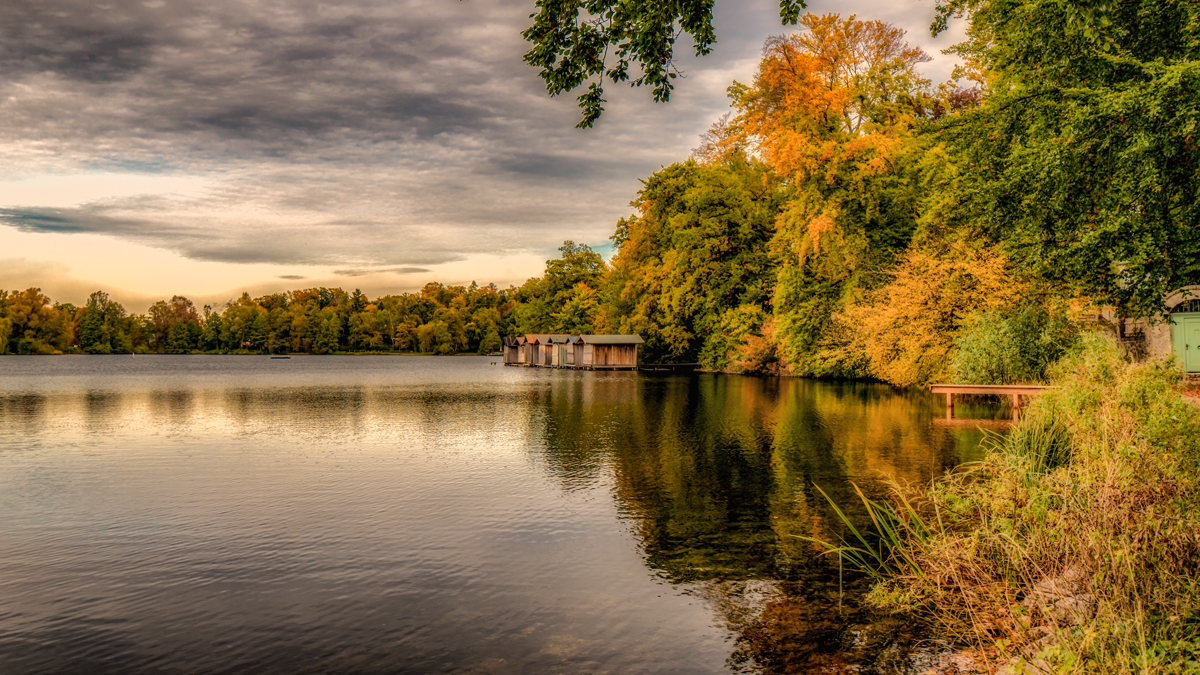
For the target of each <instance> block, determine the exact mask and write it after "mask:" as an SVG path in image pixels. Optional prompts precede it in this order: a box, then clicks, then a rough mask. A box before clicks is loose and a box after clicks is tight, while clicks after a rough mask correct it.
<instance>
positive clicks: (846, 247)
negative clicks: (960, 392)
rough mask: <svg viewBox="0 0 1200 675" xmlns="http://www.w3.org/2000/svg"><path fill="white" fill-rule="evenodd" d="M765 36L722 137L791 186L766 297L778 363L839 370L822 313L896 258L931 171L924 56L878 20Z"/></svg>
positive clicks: (817, 21) (803, 21)
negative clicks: (924, 118) (827, 346)
mask: <svg viewBox="0 0 1200 675" xmlns="http://www.w3.org/2000/svg"><path fill="white" fill-rule="evenodd" d="M800 25H801V26H802V27H803V28H804V29H805V30H803V31H802V32H798V33H795V34H792V35H788V36H778V37H774V38H771V39H768V40H767V43H766V46H765V48H764V57H763V60H762V62H761V63H760V64H759V69H758V73H757V74H756V76H755V79H754V81H753V83H752V84H749V85H746V84H740V83H734V85H733V86H732V87H730V96H731V97H732V98H733V103H734V108H735V110H736V111H737V115H736V117H735V118H734V119H733V122H732V123H731V124H730V125H729V128H728V131H727V134H728V135H729V136H730V137H731V138H733V139H734V140H736V141H737V142H738V143H741V144H743V145H745V146H746V147H749V148H751V149H753V150H754V151H755V152H756V153H757V154H758V155H759V156H761V157H762V158H763V160H764V161H765V162H766V163H767V164H768V165H769V166H770V167H771V168H772V169H773V170H774V172H775V173H776V174H777V175H778V176H780V177H783V178H786V179H787V180H788V182H789V188H790V191H789V194H788V195H787V199H786V203H784V204H783V206H782V207H781V209H780V212H779V215H778V216H777V217H776V219H775V227H774V234H773V237H772V241H771V252H772V255H773V258H774V260H775V262H776V264H777V273H776V279H775V283H774V293H773V298H772V314H773V316H774V319H775V326H774V327H775V328H777V330H776V331H775V336H776V339H777V340H778V341H779V356H780V357H781V358H782V359H783V361H784V362H785V363H786V364H787V366H788V367H789V368H790V369H791V370H792V371H793V372H796V373H800V374H823V373H828V374H835V373H836V374H848V373H845V372H842V369H841V368H840V367H839V366H837V365H836V364H835V363H834V362H831V361H828V360H826V359H823V358H822V356H821V354H820V351H821V345H822V341H823V340H824V338H825V337H826V334H827V332H828V331H829V330H831V329H832V325H831V323H830V317H831V316H832V314H833V313H834V312H835V311H837V310H838V309H839V308H840V307H843V306H845V305H846V304H847V303H848V302H853V301H854V300H855V299H857V297H858V296H859V294H860V289H862V288H864V286H866V287H869V286H871V285H872V284H874V283H879V282H881V281H882V280H883V274H882V272H883V271H884V270H885V269H886V268H887V267H888V266H890V265H891V264H892V261H893V260H894V257H895V256H896V255H897V254H898V252H900V251H902V250H904V248H905V247H906V246H907V245H908V242H909V240H910V238H911V236H912V234H913V232H914V231H915V229H916V227H917V216H918V213H919V211H920V209H921V206H922V203H923V200H925V199H926V198H927V196H928V195H927V194H926V193H925V191H924V190H923V185H924V184H925V183H926V182H927V179H926V177H925V176H924V174H926V173H928V172H930V171H935V172H936V171H938V170H940V168H941V167H940V166H939V165H937V164H936V163H933V160H934V159H936V158H937V157H939V156H940V155H939V154H938V153H936V152H932V153H931V148H930V142H929V140H928V139H927V138H926V137H925V136H924V135H922V134H921V133H920V130H919V129H918V123H919V122H920V121H921V115H922V114H923V111H924V110H925V109H926V108H927V107H928V99H929V98H931V97H932V96H933V95H934V94H933V93H932V92H931V90H930V88H929V85H930V83H929V81H928V80H926V79H924V78H923V77H922V76H921V75H920V73H919V72H918V70H917V66H918V65H919V64H921V63H923V62H925V61H928V60H929V57H928V56H927V55H925V54H924V53H923V52H922V51H921V50H920V49H919V48H916V47H913V46H911V45H909V44H907V43H906V42H905V41H904V31H903V30H901V29H899V28H896V27H894V26H891V25H890V24H886V23H883V22H880V21H859V20H857V19H855V18H854V17H850V18H847V19H843V18H841V17H839V16H837V15H834V14H827V15H823V16H817V15H813V14H807V15H805V16H803V17H801V18H800Z"/></svg>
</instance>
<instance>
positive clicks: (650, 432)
mask: <svg viewBox="0 0 1200 675" xmlns="http://www.w3.org/2000/svg"><path fill="white" fill-rule="evenodd" d="M494 360H495V359H494V358H488V357H440V358H439V357H371V356H364V357H329V356H326V357H319V356H298V357H293V358H292V359H290V360H271V359H269V358H267V357H236V356H137V357H132V356H60V357H11V356H10V357H0V673H4V674H5V675H19V674H23V673H148V672H155V673H249V672H254V673H541V672H550V673H553V672H563V673H726V672H731V671H734V672H739V671H742V672H767V673H776V672H779V673H782V672H813V670H814V669H816V668H818V667H821V666H826V667H830V668H834V667H837V666H838V665H839V664H856V665H858V666H862V667H863V668H864V669H865V670H866V671H868V672H870V671H871V670H876V669H878V670H881V671H883V670H887V668H889V667H892V668H894V667H895V666H894V664H895V663H900V662H906V663H908V662H914V663H915V661H916V660H919V659H920V658H922V657H921V654H922V649H924V650H925V651H928V648H924V647H922V646H921V645H922V643H920V642H919V641H915V640H916V639H915V638H910V637H907V634H906V633H905V632H904V631H897V630H896V628H897V627H896V626H892V625H889V624H888V623H887V622H886V621H873V620H872V618H871V617H869V616H867V615H866V614H865V613H864V612H862V611H860V610H859V609H857V608H856V602H855V597H856V593H857V592H858V591H859V590H860V589H861V587H862V582H861V581H856V580H854V579H847V580H846V581H845V582H844V585H845V588H844V591H845V593H846V595H845V597H844V599H843V602H842V606H841V609H839V580H838V574H837V566H836V562H835V561H831V560H829V559H827V558H825V557H822V556H818V555H816V553H815V551H814V549H813V546H812V545H811V544H806V543H805V542H804V540H802V539H799V538H797V537H796V536H794V535H803V536H818V537H836V536H838V534H839V533H840V531H841V530H840V528H839V526H838V523H837V522H836V520H834V519H833V517H832V513H831V511H830V509H829V508H828V506H827V505H826V504H825V502H824V500H823V499H822V498H821V496H820V494H819V493H817V492H816V490H815V489H814V488H813V486H814V485H819V486H821V487H822V488H824V489H825V490H826V491H828V492H829V493H830V494H831V495H834V496H835V497H837V498H838V499H839V500H841V501H842V502H844V503H847V504H852V503H853V502H852V499H851V496H850V494H851V493H850V492H849V490H850V488H849V485H848V481H857V482H860V483H862V484H864V485H865V486H868V487H869V488H870V489H873V490H878V489H880V488H879V485H880V483H879V480H880V478H881V477H882V476H891V477H894V478H896V479H899V480H901V481H910V482H914V483H922V482H925V481H928V480H929V479H930V478H932V477H933V476H935V475H937V474H939V473H940V472H942V471H944V470H946V469H948V468H950V467H953V466H954V465H956V464H959V463H961V462H963V461H966V460H970V459H973V458H976V457H977V456H978V453H979V450H978V443H979V440H980V438H981V432H979V431H978V430H975V429H972V428H970V427H947V426H944V425H940V424H934V423H933V422H932V421H933V420H934V418H936V417H940V416H942V414H943V412H944V411H943V408H942V403H941V399H940V398H938V397H934V396H932V395H928V394H923V393H920V392H898V391H896V390H893V389H891V388H889V387H886V386H882V385H871V384H862V383H824V382H815V381H809V380H799V379H784V380H775V379H756V378H743V377H735V376H723V375H704V374H702V375H671V376H660V375H653V374H645V373H643V374H640V375H639V374H636V373H602V372H576V371H549V370H541V369H525V368H506V367H502V366H496V365H491V364H492V362H493V361H494ZM965 412H973V414H974V415H976V416H999V415H1001V414H1002V413H1003V411H1001V410H999V409H991V408H987V407H979V408H977V409H976V410H974V411H968V410H967V409H966V408H965V407H962V406H960V408H959V413H960V414H964V413H965ZM914 648H915V651H912V652H911V653H910V651H909V650H912V649H914ZM906 659H907V661H905V660H906ZM888 664H893V665H892V666H889V665H888ZM900 670H903V668H900Z"/></svg>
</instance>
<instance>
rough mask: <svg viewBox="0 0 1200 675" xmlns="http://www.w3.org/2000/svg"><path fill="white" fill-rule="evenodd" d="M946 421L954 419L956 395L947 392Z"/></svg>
mask: <svg viewBox="0 0 1200 675" xmlns="http://www.w3.org/2000/svg"><path fill="white" fill-rule="evenodd" d="M946 419H948V420H952V419H954V394H951V393H950V392H946Z"/></svg>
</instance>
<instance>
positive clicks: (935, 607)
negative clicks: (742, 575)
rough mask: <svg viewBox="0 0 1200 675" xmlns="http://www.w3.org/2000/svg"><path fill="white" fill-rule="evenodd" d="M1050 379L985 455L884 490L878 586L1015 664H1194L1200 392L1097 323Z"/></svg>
mask: <svg viewBox="0 0 1200 675" xmlns="http://www.w3.org/2000/svg"><path fill="white" fill-rule="evenodd" d="M1052 381H1053V384H1056V385H1058V387H1059V388H1058V389H1056V390H1053V391H1051V392H1048V393H1046V394H1043V395H1042V396H1040V397H1038V398H1037V399H1035V400H1034V401H1033V403H1032V405H1031V406H1030V408H1029V410H1028V412H1027V414H1026V415H1025V417H1024V419H1023V420H1022V421H1021V422H1020V424H1018V425H1016V426H1015V427H1014V428H1013V429H1012V430H1011V432H1010V433H1009V434H1008V435H1007V436H1006V437H1004V438H1000V437H996V438H993V439H992V441H991V442H992V443H993V447H992V449H991V452H989V454H988V456H987V457H986V459H985V460H983V461H982V462H980V463H978V464H975V465H972V466H968V467H963V468H961V469H960V470H958V471H956V472H954V473H953V474H950V475H948V476H946V477H943V478H942V479H940V480H938V481H937V482H935V483H934V484H933V485H932V486H931V487H930V488H929V489H928V490H927V491H925V492H924V493H922V494H919V495H914V494H905V493H902V492H901V491H897V492H896V494H895V499H894V500H893V502H894V503H893V504H892V505H877V508H876V509H875V511H874V514H875V516H876V524H877V525H881V526H882V527H879V528H878V530H879V531H880V532H882V534H883V540H884V541H883V549H882V550H883V552H884V553H883V555H882V557H881V558H882V559H881V560H874V559H871V557H870V556H869V555H864V552H863V551H860V552H859V555H860V557H862V559H863V560H864V562H868V563H870V564H869V566H870V567H871V568H872V571H873V573H875V574H877V581H876V584H875V586H874V588H873V590H872V592H871V595H870V600H871V602H873V603H874V604H876V605H878V606H881V607H884V608H887V609H890V610H893V611H897V612H908V613H914V614H918V615H922V616H924V617H926V618H927V619H928V620H929V621H931V622H933V623H934V624H936V625H937V626H938V627H939V628H940V629H941V630H942V631H944V632H945V633H946V634H947V635H948V636H949V637H951V638H954V639H957V640H958V641H960V642H962V643H964V644H970V645H974V646H976V647H978V648H980V652H981V653H984V654H990V659H991V661H992V662H993V665H995V666H1002V667H1003V668H1006V669H1007V670H1006V672H1014V673H1015V672H1030V673H1043V672H1054V673H1200V656H1198V654H1200V594H1198V593H1197V591H1200V579H1198V577H1197V572H1200V408H1198V407H1197V406H1196V405H1194V404H1192V403H1189V402H1187V401H1186V400H1185V398H1184V397H1182V396H1181V395H1180V388H1181V387H1180V381H1179V376H1178V374H1177V373H1176V372H1175V370H1174V368H1173V367H1171V366H1170V365H1169V364H1165V363H1148V364H1130V363H1127V362H1126V361H1125V360H1124V359H1123V358H1122V356H1121V354H1120V353H1119V351H1118V349H1117V347H1116V346H1115V345H1114V344H1113V342H1112V341H1111V340H1108V339H1105V338H1103V337H1100V336H1095V335H1091V336H1085V338H1084V340H1083V341H1082V343H1081V347H1080V348H1079V349H1078V350H1077V352H1076V353H1074V354H1072V355H1070V356H1068V357H1066V358H1065V359H1064V360H1063V361H1061V362H1060V363H1059V364H1057V365H1056V366H1055V368H1054V369H1053V371H1052ZM853 543H857V542H853ZM860 548H861V549H866V548H867V547H865V546H860Z"/></svg>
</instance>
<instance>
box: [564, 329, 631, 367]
mask: <svg viewBox="0 0 1200 675" xmlns="http://www.w3.org/2000/svg"><path fill="white" fill-rule="evenodd" d="M572 342H573V344H572V351H573V358H572V360H573V361H574V364H573V366H574V367H575V368H587V369H589V370H637V346H638V345H640V344H644V343H645V342H646V341H645V340H643V339H642V338H641V337H640V336H638V335H578V336H574V337H573V338H572Z"/></svg>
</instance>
